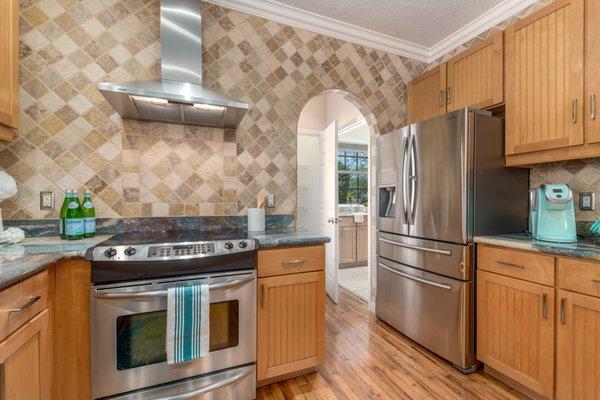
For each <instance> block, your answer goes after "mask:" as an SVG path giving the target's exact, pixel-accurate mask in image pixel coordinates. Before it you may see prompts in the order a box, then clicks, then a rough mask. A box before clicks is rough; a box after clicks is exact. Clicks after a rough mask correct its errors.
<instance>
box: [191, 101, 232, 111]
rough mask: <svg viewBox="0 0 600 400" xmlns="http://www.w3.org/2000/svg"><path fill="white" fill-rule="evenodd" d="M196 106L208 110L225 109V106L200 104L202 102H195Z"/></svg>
mask: <svg viewBox="0 0 600 400" xmlns="http://www.w3.org/2000/svg"><path fill="white" fill-rule="evenodd" d="M194 108H199V109H201V110H206V111H221V112H222V111H223V110H225V107H221V106H213V105H210V104H200V103H194Z"/></svg>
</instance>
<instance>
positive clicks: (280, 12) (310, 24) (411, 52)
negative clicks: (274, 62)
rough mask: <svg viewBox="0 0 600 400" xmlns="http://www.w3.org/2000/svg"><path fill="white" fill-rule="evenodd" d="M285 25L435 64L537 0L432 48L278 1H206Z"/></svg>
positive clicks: (480, 20) (524, 0) (516, 4)
mask: <svg viewBox="0 0 600 400" xmlns="http://www.w3.org/2000/svg"><path fill="white" fill-rule="evenodd" d="M206 1H207V2H209V3H213V4H217V5H220V6H223V7H226V8H230V9H233V10H236V11H241V12H245V13H248V14H252V15H256V16H258V17H262V18H266V19H269V20H272V21H275V22H279V23H282V24H286V25H290V26H294V27H297V28H301V29H306V30H308V31H312V32H316V33H320V34H323V35H327V36H331V37H335V38H337V39H341V40H345V41H348V42H351V43H356V44H360V45H364V46H368V47H372V48H375V49H378V50H383V51H387V52H389V53H392V54H397V55H400V56H404V57H408V58H412V59H415V60H419V61H423V62H426V63H431V62H433V61H435V60H437V59H438V58H440V57H442V56H444V55H445V54H446V53H448V52H450V51H452V50H454V49H455V48H457V47H458V46H460V45H461V44H463V43H465V42H467V41H469V40H470V39H472V38H474V37H475V36H477V35H479V34H481V33H482V32H485V31H486V30H487V29H490V28H492V27H494V26H495V25H497V24H498V23H500V22H502V21H504V20H505V19H507V18H509V17H511V16H513V15H515V14H516V13H518V12H519V11H521V10H523V9H524V8H526V7H528V6H530V5H531V4H534V3H535V2H536V0H504V1H503V2H502V3H500V4H498V5H497V6H495V7H493V8H492V9H490V10H489V11H487V12H486V13H484V14H483V15H481V16H479V17H477V18H475V19H474V20H473V21H471V22H469V23H468V24H467V25H465V26H463V27H462V28H460V29H459V30H457V31H456V32H454V33H453V34H451V35H450V36H448V37H447V38H445V39H443V40H441V41H440V42H438V43H437V44H435V45H433V46H432V47H429V48H428V47H425V46H421V45H418V44H416V43H412V42H409V41H406V40H402V39H398V38H395V37H393V36H389V35H384V34H382V33H378V32H374V31H372V30H369V29H365V28H361V27H359V26H356V25H352V24H348V23H346V22H343V21H338V20H336V19H333V18H329V17H325V16H322V15H318V14H315V13H313V12H310V11H305V10H301V9H299V8H296V7H292V6H289V5H286V4H282V3H279V2H278V1H275V0H261V1H256V0H206Z"/></svg>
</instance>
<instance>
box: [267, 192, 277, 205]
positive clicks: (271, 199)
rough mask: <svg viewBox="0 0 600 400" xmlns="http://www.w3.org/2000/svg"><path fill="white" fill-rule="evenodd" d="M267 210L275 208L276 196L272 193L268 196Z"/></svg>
mask: <svg viewBox="0 0 600 400" xmlns="http://www.w3.org/2000/svg"><path fill="white" fill-rule="evenodd" d="M266 207H267V208H275V194H274V193H271V194H269V195H268V196H267V205H266Z"/></svg>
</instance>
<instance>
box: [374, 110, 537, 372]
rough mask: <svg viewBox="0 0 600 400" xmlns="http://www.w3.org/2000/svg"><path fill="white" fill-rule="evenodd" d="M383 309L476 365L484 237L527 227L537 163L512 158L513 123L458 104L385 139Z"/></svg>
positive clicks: (413, 334) (380, 250)
mask: <svg viewBox="0 0 600 400" xmlns="http://www.w3.org/2000/svg"><path fill="white" fill-rule="evenodd" d="M377 149H378V157H377V185H378V192H377V230H378V232H377V297H376V314H377V316H378V317H379V318H381V319H382V320H384V321H386V322H387V323H388V324H390V325H391V326H393V327H394V328H396V329H397V330H399V331H400V332H402V333H403V334H405V335H406V336H408V337H410V338H411V339H413V340H415V341H416V342H418V343H420V344H421V345H423V346H424V347H426V348H428V349H429V350H431V351H433V352H434V353H437V354H438V355H440V356H441V357H443V358H445V359H447V360H449V361H450V362H452V363H453V364H454V365H455V366H456V367H457V368H459V369H460V370H462V371H463V372H470V371H473V370H474V369H475V365H476V362H475V323H474V322H475V321H474V318H475V313H474V307H475V299H474V294H475V281H474V280H475V246H474V244H473V237H474V236H476V235H486V234H497V233H514V232H521V231H523V230H525V229H527V213H528V211H527V210H528V207H527V201H528V198H527V194H528V188H529V182H528V180H529V172H528V170H527V169H518V168H507V167H505V163H504V120H503V119H501V118H496V117H492V116H491V115H490V114H489V113H488V112H484V111H477V110H473V109H462V110H457V111H454V112H451V113H448V114H446V115H442V116H439V117H435V118H431V119H427V120H425V121H422V122H418V123H415V124H412V125H410V126H407V127H404V128H401V129H399V130H397V131H394V132H392V133H389V134H385V135H382V136H381V137H380V138H379V141H378V144H377Z"/></svg>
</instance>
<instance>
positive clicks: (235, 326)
mask: <svg viewBox="0 0 600 400" xmlns="http://www.w3.org/2000/svg"><path fill="white" fill-rule="evenodd" d="M257 248H258V243H257V242H256V241H255V240H254V239H249V238H247V237H246V235H245V234H243V233H238V232H221V233H219V234H208V233H197V232H183V233H159V234H156V233H152V234H123V235H116V236H114V237H112V238H111V239H109V240H107V241H105V242H103V243H100V244H99V245H98V246H96V247H95V248H93V249H90V250H89V251H88V254H87V259H89V260H90V261H91V263H92V288H91V293H90V298H91V332H92V338H91V347H92V397H93V398H94V399H104V398H109V399H122V400H125V399H126V400H142V399H143V400H157V399H191V398H193V399H202V400H213V399H214V400H216V399H219V400H225V399H236V400H244V399H254V398H255V396H256V376H255V375H256V372H255V363H256V251H257ZM197 282H207V283H209V285H210V352H209V354H208V355H207V356H206V357H203V358H201V359H198V360H195V361H193V362H190V363H186V364H181V365H168V364H167V363H166V350H165V346H166V314H167V312H166V308H167V289H168V288H169V287H173V286H178V285H187V284H193V283H197Z"/></svg>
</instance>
